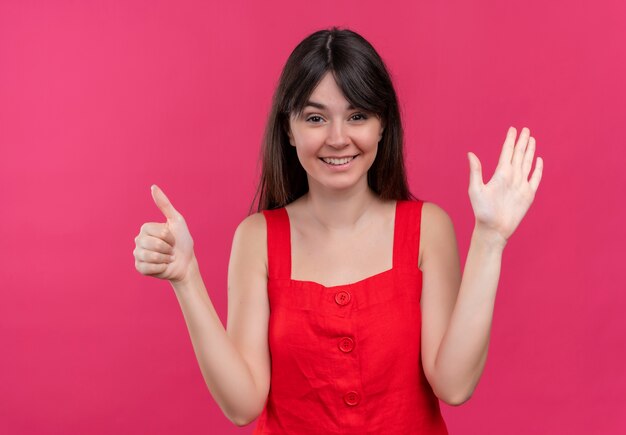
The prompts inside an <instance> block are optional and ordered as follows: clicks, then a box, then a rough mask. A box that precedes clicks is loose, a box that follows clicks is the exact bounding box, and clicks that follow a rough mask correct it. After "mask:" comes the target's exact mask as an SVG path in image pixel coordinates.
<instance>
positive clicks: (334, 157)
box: [320, 154, 358, 159]
mask: <svg viewBox="0 0 626 435" xmlns="http://www.w3.org/2000/svg"><path fill="white" fill-rule="evenodd" d="M356 156H358V154H352V155H347V156H324V157H320V159H346V158H348V157H356Z"/></svg>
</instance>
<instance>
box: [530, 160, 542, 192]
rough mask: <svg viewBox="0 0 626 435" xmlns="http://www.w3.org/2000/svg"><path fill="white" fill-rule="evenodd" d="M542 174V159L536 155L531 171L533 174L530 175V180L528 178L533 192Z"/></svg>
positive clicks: (537, 186)
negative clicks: (535, 161)
mask: <svg viewBox="0 0 626 435" xmlns="http://www.w3.org/2000/svg"><path fill="white" fill-rule="evenodd" d="M542 175H543V159H542V158H541V157H537V163H536V164H535V170H534V171H533V175H532V176H531V177H530V180H529V183H530V187H531V188H532V189H533V192H536V191H537V189H538V188H539V182H540V181H541V176H542Z"/></svg>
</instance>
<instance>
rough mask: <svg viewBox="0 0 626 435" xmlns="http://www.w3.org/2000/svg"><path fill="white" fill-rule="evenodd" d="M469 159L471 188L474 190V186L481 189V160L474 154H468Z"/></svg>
mask: <svg viewBox="0 0 626 435" xmlns="http://www.w3.org/2000/svg"><path fill="white" fill-rule="evenodd" d="M467 159H468V160H469V165H470V181H469V183H470V188H472V186H475V187H478V188H480V187H481V186H482V185H483V171H482V166H481V164H480V160H478V157H476V154H474V153H472V152H468V153H467Z"/></svg>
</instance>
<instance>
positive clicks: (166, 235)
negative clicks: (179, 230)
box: [141, 222, 176, 246]
mask: <svg viewBox="0 0 626 435" xmlns="http://www.w3.org/2000/svg"><path fill="white" fill-rule="evenodd" d="M141 232H142V233H143V234H144V235H147V236H152V237H156V238H157V239H161V240H163V241H164V242H166V243H167V244H169V245H170V246H175V245H176V239H175V238H174V234H172V231H171V230H170V228H169V226H168V224H167V223H157V222H150V223H145V224H143V225H142V226H141Z"/></svg>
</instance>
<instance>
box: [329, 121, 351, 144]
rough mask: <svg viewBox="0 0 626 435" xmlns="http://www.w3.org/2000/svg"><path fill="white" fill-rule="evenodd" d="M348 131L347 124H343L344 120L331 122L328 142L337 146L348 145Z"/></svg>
mask: <svg viewBox="0 0 626 435" xmlns="http://www.w3.org/2000/svg"><path fill="white" fill-rule="evenodd" d="M346 133H347V132H346V126H345V125H343V122H333V123H331V125H330V128H329V131H328V137H327V138H326V144H328V145H330V146H332V147H335V148H342V147H344V146H346V145H348V135H347V134H346Z"/></svg>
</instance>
